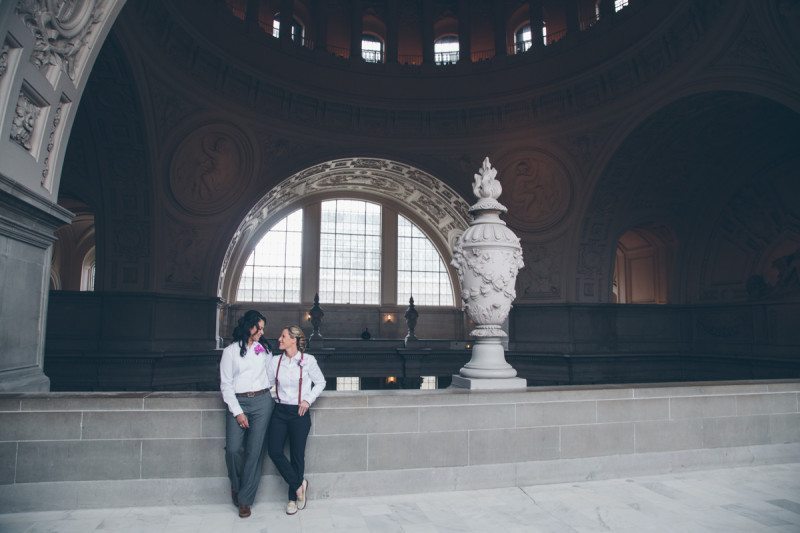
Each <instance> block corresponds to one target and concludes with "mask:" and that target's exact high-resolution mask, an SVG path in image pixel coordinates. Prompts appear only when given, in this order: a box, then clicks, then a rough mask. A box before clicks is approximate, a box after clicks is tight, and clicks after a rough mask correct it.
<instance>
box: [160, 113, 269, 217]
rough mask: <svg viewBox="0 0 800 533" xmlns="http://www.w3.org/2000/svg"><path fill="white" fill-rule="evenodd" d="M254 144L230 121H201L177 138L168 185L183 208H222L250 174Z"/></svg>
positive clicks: (233, 198) (199, 211)
mask: <svg viewBox="0 0 800 533" xmlns="http://www.w3.org/2000/svg"><path fill="white" fill-rule="evenodd" d="M253 163H254V157H253V144H252V143H251V141H250V140H249V139H248V137H247V135H246V134H245V133H244V132H242V131H241V130H240V129H239V128H237V127H236V126H234V125H232V124H229V123H212V124H206V125H203V126H201V127H199V128H197V129H195V130H193V131H192V132H190V133H189V134H188V135H186V137H185V138H184V139H183V140H182V141H180V143H179V144H178V147H177V149H176V150H175V153H174V154H173V156H172V161H171V163H170V169H169V189H170V191H171V193H172V197H173V198H174V199H175V201H176V202H177V203H178V204H179V205H180V206H181V207H182V208H183V209H185V210H186V211H188V212H190V213H194V214H200V215H210V214H215V213H219V212H222V211H224V210H225V209H227V208H228V207H230V206H231V205H232V204H233V203H234V202H235V201H236V199H237V198H238V197H239V196H240V195H241V194H242V192H243V191H245V190H246V189H247V187H248V185H249V183H250V180H251V179H252V175H253Z"/></svg>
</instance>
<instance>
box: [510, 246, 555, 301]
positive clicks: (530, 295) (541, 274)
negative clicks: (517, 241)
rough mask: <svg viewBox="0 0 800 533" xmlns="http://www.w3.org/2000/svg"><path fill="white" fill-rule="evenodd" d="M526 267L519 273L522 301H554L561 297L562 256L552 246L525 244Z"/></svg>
mask: <svg viewBox="0 0 800 533" xmlns="http://www.w3.org/2000/svg"><path fill="white" fill-rule="evenodd" d="M522 255H523V257H524V259H525V266H524V267H522V269H521V270H520V271H519V277H518V281H517V286H518V287H519V299H520V300H523V301H524V300H552V299H557V298H560V297H561V282H562V275H561V274H562V272H561V271H562V269H561V256H560V254H558V253H557V252H556V250H555V247H554V246H553V245H552V244H543V243H538V242H523V243H522Z"/></svg>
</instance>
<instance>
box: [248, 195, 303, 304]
mask: <svg viewBox="0 0 800 533" xmlns="http://www.w3.org/2000/svg"><path fill="white" fill-rule="evenodd" d="M302 255H303V210H302V209H298V210H297V211H295V212H293V213H292V214H290V215H289V216H287V217H285V218H282V219H281V220H279V221H278V222H277V223H276V224H275V225H274V226H272V228H270V230H269V231H268V232H267V234H266V235H264V237H263V238H262V239H261V240H260V241H259V242H258V244H257V245H256V247H255V249H254V250H253V252H252V253H251V254H250V257H249V258H248V259H247V263H245V266H244V269H243V270H242V276H241V278H240V279H239V288H238V290H237V291H236V300H237V301H245V302H299V301H300V279H301V275H302V269H301V265H302V259H303V258H302Z"/></svg>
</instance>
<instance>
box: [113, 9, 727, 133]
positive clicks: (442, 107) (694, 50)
mask: <svg viewBox="0 0 800 533" xmlns="http://www.w3.org/2000/svg"><path fill="white" fill-rule="evenodd" d="M657 4H658V5H661V3H657ZM167 5H168V6H169V7H168V8H167V7H164V6H162V5H161V4H159V3H156V2H152V1H150V2H148V1H143V2H139V3H137V4H136V5H135V6H134V9H133V10H131V12H128V13H127V20H126V21H125V24H126V25H128V29H127V30H126V31H125V33H126V39H125V40H126V41H128V42H130V43H131V45H132V46H137V47H141V50H142V56H143V57H149V56H153V57H156V55H155V53H156V51H157V50H158V53H159V55H160V56H161V57H163V58H164V60H163V61H160V62H152V65H150V68H155V69H165V68H166V69H169V70H170V72H171V73H172V74H173V75H174V74H175V73H176V72H180V73H181V75H182V76H185V78H186V79H187V80H191V85H195V86H200V87H207V88H208V89H207V90H209V91H211V92H213V93H215V96H216V97H218V96H219V95H222V96H224V97H225V100H227V101H233V102H236V104H235V105H238V106H241V107H244V108H246V109H247V110H248V113H251V112H252V111H253V110H255V112H256V113H258V114H259V115H264V116H268V117H269V118H270V119H271V120H273V121H274V120H275V119H277V120H278V121H280V122H281V123H283V124H285V125H286V126H287V128H289V129H293V128H294V129H298V130H299V131H302V130H308V129H309V128H311V129H314V131H315V132H317V133H318V132H319V130H320V129H322V130H327V131H332V132H336V134H337V136H356V137H367V138H370V139H377V138H398V139H402V138H412V139H421V138H430V137H436V138H439V139H442V138H447V137H450V138H463V137H465V136H466V137H471V138H476V139H479V138H496V137H497V136H498V135H499V136H505V135H509V134H510V132H514V131H517V132H519V131H523V130H528V131H530V129H531V128H536V129H537V130H541V129H545V128H552V127H553V125H554V124H559V125H562V126H563V124H565V123H575V124H578V123H581V122H584V121H585V120H586V119H587V116H588V115H590V114H593V113H597V112H606V113H607V112H608V109H609V108H613V109H616V110H617V111H616V112H619V111H620V110H621V109H623V108H630V105H631V103H632V102H635V101H637V100H638V99H639V98H641V97H646V96H647V95H648V94H649V93H647V92H646V91H644V89H645V88H648V87H651V86H652V85H653V84H654V82H656V81H657V80H658V81H660V80H662V79H665V76H666V74H667V73H668V72H671V71H673V70H675V69H677V68H681V67H680V66H681V65H683V69H684V71H685V70H687V65H688V64H689V63H688V59H689V58H691V65H692V66H693V68H698V67H697V65H702V64H703V63H704V61H705V60H701V58H700V57H697V56H698V54H703V53H705V50H704V48H705V47H702V46H698V45H699V43H701V42H703V40H704V39H705V38H706V37H707V34H708V33H709V32H710V31H711V29H712V26H713V25H714V23H715V22H716V21H717V19H718V18H721V17H723V13H725V14H727V15H728V16H730V12H731V10H730V9H728V10H726V9H725V3H724V2H721V1H720V0H709V1H703V2H700V1H699V0H685V1H683V2H681V3H679V4H678V5H677V7H674V8H672V11H669V12H668V13H669V15H668V16H666V17H664V18H663V19H660V20H659V21H658V24H656V27H655V28H652V31H651V33H650V34H649V35H648V36H647V37H642V38H641V39H640V40H639V41H637V42H635V43H632V44H631V46H630V47H628V48H626V49H625V51H624V52H623V53H620V54H618V55H616V56H614V58H613V60H608V61H605V62H601V63H600V64H598V65H596V66H594V67H593V68H590V69H589V70H587V71H582V72H581V73H580V74H578V75H574V76H571V77H570V76H567V77H565V78H563V79H558V80H552V81H551V83H550V84H549V85H543V84H541V83H539V84H537V83H535V81H533V82H531V81H530V80H531V78H532V76H533V75H534V74H533V73H535V72H536V68H535V67H536V65H534V64H532V63H530V62H529V61H527V59H528V58H524V57H519V58H518V57H514V58H505V60H504V61H505V62H503V61H498V62H496V63H495V64H494V66H491V65H490V66H483V65H470V67H472V68H470V69H469V72H468V73H466V69H465V73H464V74H459V75H456V74H453V76H450V78H449V80H450V82H451V84H452V83H459V84H483V85H484V86H485V85H487V84H489V85H492V84H495V85H497V86H503V84H502V83H497V82H498V81H506V80H507V78H508V77H509V76H512V77H513V76H515V75H516V74H519V75H520V76H524V77H525V79H526V80H527V82H528V85H527V86H526V87H523V88H519V90H516V91H512V92H511V93H508V92H507V93H491V94H489V95H488V96H487V95H483V96H480V97H467V98H461V99H457V100H455V103H453V102H443V101H442V100H441V99H438V97H437V98H432V99H431V98H428V99H413V98H412V99H402V98H401V99H394V100H390V99H386V98H384V99H382V100H379V99H378V98H370V99H369V101H368V102H369V105H367V104H365V103H364V102H365V99H364V98H360V97H356V98H354V96H353V95H348V94H346V93H344V92H343V91H342V88H343V87H352V86H353V79H350V78H348V76H351V75H354V76H355V75H357V74H358V73H357V72H355V71H352V72H351V71H349V70H342V71H341V72H340V73H339V75H338V76H334V77H333V78H332V79H331V84H332V88H329V90H327V91H324V92H325V94H321V93H322V92H323V91H321V90H317V91H316V93H315V89H314V88H313V87H308V86H303V87H302V88H301V89H298V88H297V85H298V84H297V83H296V82H295V84H294V86H292V85H291V82H290V81H287V80H285V79H282V78H281V76H280V75H276V74H275V72H280V68H281V65H282V64H283V65H285V61H287V60H288V61H294V62H302V61H304V59H303V58H297V57H292V56H291V54H289V53H288V52H282V51H280V50H273V51H270V50H269V49H267V48H266V47H263V46H262V47H260V48H258V50H256V51H257V52H258V53H261V54H264V55H265V56H266V57H270V58H272V59H271V61H273V62H272V63H267V64H271V65H272V66H273V67H274V68H273V70H271V71H269V72H270V73H269V75H267V74H265V73H264V72H258V71H256V69H254V68H253V67H251V66H248V65H243V64H242V59H246V58H247V57H249V55H252V54H253V53H254V51H253V50H249V51H243V52H242V57H241V58H233V57H231V56H230V54H229V53H228V52H226V51H225V50H222V49H220V48H219V47H218V46H214V45H213V44H209V41H208V40H207V39H206V38H202V39H201V38H200V37H199V36H198V35H197V32H196V29H192V28H188V29H187V28H186V27H185V23H183V22H182V21H181V20H176V17H175V16H174V13H172V12H174V11H175V9H176V6H180V5H182V2H181V0H175V3H169V4H167ZM645 14H646V13H645ZM640 15H641V17H644V15H643V14H640V13H637V12H633V13H632V15H631V17H630V18H631V19H633V20H638V18H639V16H640ZM651 25H652V23H651ZM134 27H135V29H136V31H134ZM141 28H147V29H146V30H145V31H141ZM622 28H623V26H618V27H617V28H616V29H617V30H619V29H622ZM148 32H149V34H148ZM586 34H587V36H584V35H579V36H578V37H580V38H576V39H575V40H574V41H573V44H572V45H570V47H567V46H566V44H565V45H564V48H565V49H566V50H564V51H562V52H561V53H560V54H558V55H554V54H551V55H553V58H555V59H559V58H566V57H568V56H570V55H575V54H581V53H586V48H587V47H588V46H591V43H586V42H582V41H586V40H587V39H589V37H592V35H590V34H591V31H590V32H586ZM602 39H609V40H613V39H615V35H614V34H612V33H610V32H609V31H606V32H604V33H600V32H598V33H597V34H596V38H594V37H593V40H594V41H598V42H599V41H602ZM273 44H274V43H273ZM567 44H568V43H567ZM555 46H558V45H555ZM554 49H555V48H554ZM304 52H309V53H311V54H312V56H311V59H313V58H315V57H317V56H318V55H319V54H318V53H315V52H310V51H304ZM545 55H547V54H545ZM703 57H704V56H703ZM517 60H523V61H517ZM545 60H549V59H548V58H547V57H546V58H545ZM281 61H283V62H284V63H281ZM490 63H491V62H490ZM512 63H515V64H514V65H512V66H509V65H511V64H512ZM304 65H305V63H304ZM307 65H308V70H309V72H310V73H312V74H313V73H314V72H317V73H319V70H315V69H318V68H319V65H317V64H315V63H314V62H313V61H311V60H310V59H309V60H307ZM294 68H295V70H296V69H297V67H296V66H295V67H294ZM303 69H305V66H303ZM303 69H301V70H303ZM453 72H456V71H455V70H454V71H453ZM681 72H682V71H681ZM413 74H414V75H415V76H421V75H420V74H419V73H413ZM679 75H680V74H679ZM373 77H374V78H375V83H376V84H378V85H375V87H380V86H381V85H380V84H381V83H382V84H383V86H386V85H391V80H392V78H388V82H387V80H386V79H381V78H380V76H373ZM421 77H423V78H424V76H421ZM406 78H407V76H406ZM442 80H445V81H447V80H448V78H447V77H446V76H443V77H440V79H439V82H438V83H439V86H440V87H441V86H442V85H441V84H442V83H443V82H442ZM337 87H338V88H339V89H338V90H337ZM201 90H202V89H201ZM440 93H441V91H439V92H437V93H435V94H440ZM376 94H380V91H378V92H377V93H376ZM631 95H640V96H636V100H633V101H632V100H631V98H630V97H631ZM356 96H357V95H356ZM481 102H491V104H485V103H481ZM381 103H382V104H384V105H383V106H381V105H380V104H381Z"/></svg>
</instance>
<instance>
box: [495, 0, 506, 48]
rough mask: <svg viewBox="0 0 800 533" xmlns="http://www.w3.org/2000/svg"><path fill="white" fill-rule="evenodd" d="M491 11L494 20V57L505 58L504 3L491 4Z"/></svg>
mask: <svg viewBox="0 0 800 533" xmlns="http://www.w3.org/2000/svg"><path fill="white" fill-rule="evenodd" d="M492 11H493V12H492V18H493V20H494V24H493V25H494V55H495V56H505V55H508V47H507V46H506V42H507V39H506V9H505V2H493V3H492Z"/></svg>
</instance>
